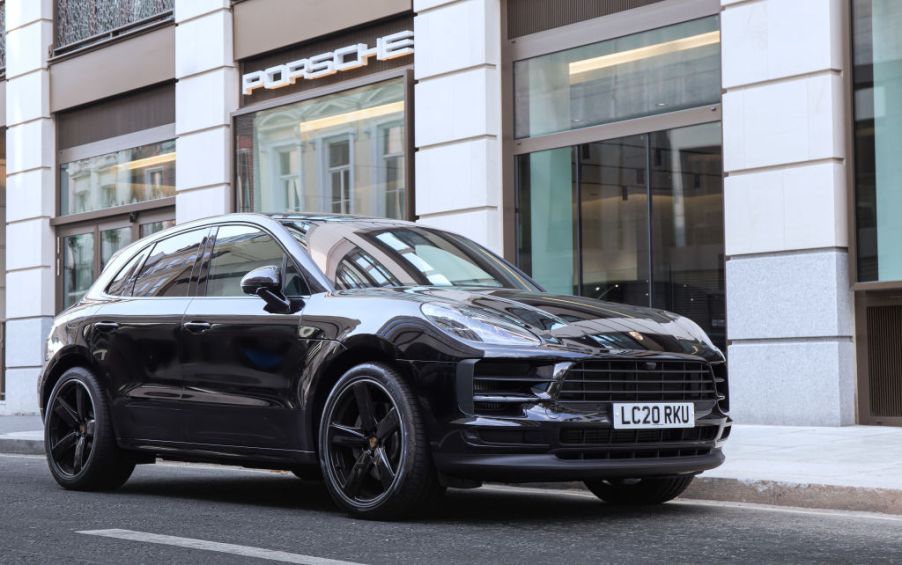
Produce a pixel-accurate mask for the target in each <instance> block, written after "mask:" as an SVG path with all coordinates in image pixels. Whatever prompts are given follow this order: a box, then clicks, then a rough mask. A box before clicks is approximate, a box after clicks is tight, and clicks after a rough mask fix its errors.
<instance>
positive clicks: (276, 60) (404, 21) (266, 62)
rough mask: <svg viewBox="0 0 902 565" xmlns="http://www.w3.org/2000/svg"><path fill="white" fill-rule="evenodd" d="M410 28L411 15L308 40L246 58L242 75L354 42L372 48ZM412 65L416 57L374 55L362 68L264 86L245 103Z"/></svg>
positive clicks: (271, 98) (245, 99)
mask: <svg viewBox="0 0 902 565" xmlns="http://www.w3.org/2000/svg"><path fill="white" fill-rule="evenodd" d="M255 1H259V0H255ZM253 3H254V2H248V4H253ZM406 30H411V31H412V30H413V20H412V19H411V18H410V17H403V18H398V19H395V20H392V21H389V22H383V23H380V24H377V25H374V26H369V27H366V28H360V29H357V30H355V31H353V32H350V33H345V34H341V35H338V36H333V37H330V38H328V39H324V40H322V41H317V42H315V43H306V44H304V45H298V46H295V47H291V48H289V49H283V50H281V51H278V52H275V53H270V54H268V55H263V56H260V57H255V58H253V59H248V60H247V61H242V63H241V74H242V75H243V74H244V73H248V72H251V71H259V70H263V69H266V68H268V67H272V66H274V65H280V64H283V63H288V62H291V61H295V60H297V59H303V58H306V57H311V56H313V55H317V54H319V53H325V52H327V51H332V50H335V49H338V48H341V47H346V46H348V45H354V44H355V43H365V44H367V45H369V46H371V47H372V46H374V45H376V39H377V38H379V37H383V36H386V35H389V34H392V33H395V32H399V31H406ZM412 64H413V57H412V56H407V57H399V58H397V59H391V60H388V61H378V60H376V59H375V58H372V59H370V61H369V64H367V65H366V66H365V67H361V68H359V69H354V70H351V71H345V72H341V73H336V74H334V75H332V76H328V77H323V78H319V79H316V80H299V81H298V82H296V83H295V84H293V85H290V86H285V87H283V88H277V89H274V90H265V89H262V88H260V89H257V90H255V91H254V92H253V94H251V95H249V96H245V95H242V96H241V106H242V107H244V106H247V105H249V104H256V103H259V102H263V101H266V100H274V99H277V98H282V97H284V96H287V95H291V94H296V93H299V92H306V91H308V90H313V89H318V88H322V87H324V86H329V85H335V84H340V83H343V82H346V81H349V80H354V79H358V78H360V77H365V76H367V75H372V74H376V73H380V72H383V71H388V70H391V69H398V68H402V67H407V66H409V65H412Z"/></svg>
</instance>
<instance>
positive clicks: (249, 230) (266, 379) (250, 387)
mask: <svg viewBox="0 0 902 565" xmlns="http://www.w3.org/2000/svg"><path fill="white" fill-rule="evenodd" d="M268 265H278V266H280V268H281V269H282V280H283V281H284V283H285V284H284V285H283V288H284V292H285V294H286V295H288V296H294V297H299V296H302V295H304V294H306V284H305V283H304V282H303V278H302V277H301V276H300V275H299V272H298V270H297V269H296V267H295V266H294V264H293V262H292V261H291V260H290V259H289V258H288V257H287V255H286V254H285V252H284V251H283V249H282V247H281V246H280V245H279V244H278V243H277V242H276V241H275V239H273V237H272V236H270V235H269V234H267V233H266V232H264V231H262V230H260V229H259V228H257V227H253V226H248V225H238V224H234V225H225V226H221V227H219V228H218V233H217V234H216V236H215V243H214V245H213V250H212V253H211V254H210V257H209V259H208V260H207V261H206V262H205V267H204V269H202V271H201V283H200V285H199V289H198V294H199V296H198V297H197V298H195V299H194V300H192V301H191V303H190V305H189V306H188V309H187V311H186V312H185V316H184V331H183V348H182V358H183V371H184V384H185V406H186V409H187V410H190V412H191V418H190V419H189V420H188V421H187V429H188V438H189V441H191V442H192V443H196V444H204V445H218V446H231V447H248V448H267V449H295V448H296V447H297V446H298V441H299V439H298V438H299V432H300V424H301V419H300V416H299V409H298V403H297V394H296V391H297V382H298V379H299V378H300V376H301V372H302V370H303V367H304V357H305V353H306V346H305V343H304V340H302V339H300V338H299V336H298V325H299V322H300V314H299V313H295V314H271V313H268V312H266V311H265V310H264V306H265V303H264V302H263V300H262V299H260V298H258V297H256V296H247V295H245V294H244V293H243V292H242V291H241V286H240V282H241V278H242V277H244V275H245V274H247V273H248V272H249V271H251V270H253V269H256V268H257V267H262V266H268Z"/></svg>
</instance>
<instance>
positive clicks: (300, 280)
mask: <svg viewBox="0 0 902 565" xmlns="http://www.w3.org/2000/svg"><path fill="white" fill-rule="evenodd" d="M286 263H287V264H286V266H285V278H284V280H283V282H282V290H283V292H284V293H285V296H287V297H289V298H297V297H300V296H309V295H310V287H308V286H307V279H305V278H304V275H302V274H301V271H300V270H299V269H298V268H297V267H296V266H295V264H294V261H291V260H290V259H289V260H288V261H286Z"/></svg>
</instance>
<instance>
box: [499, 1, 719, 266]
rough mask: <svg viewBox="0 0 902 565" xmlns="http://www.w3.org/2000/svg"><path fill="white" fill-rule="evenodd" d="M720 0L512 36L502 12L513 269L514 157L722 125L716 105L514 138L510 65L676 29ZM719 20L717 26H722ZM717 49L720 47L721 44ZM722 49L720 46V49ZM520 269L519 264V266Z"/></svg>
mask: <svg viewBox="0 0 902 565" xmlns="http://www.w3.org/2000/svg"><path fill="white" fill-rule="evenodd" d="M720 15H721V6H720V0H664V1H662V2H655V3H653V4H650V5H646V6H642V7H639V8H633V9H630V10H625V11H622V12H617V13H614V14H610V15H607V16H601V17H597V18H593V19H589V20H584V21H581V22H577V23H573V24H569V25H564V26H560V27H555V28H551V29H548V30H544V31H540V32H536V33H532V34H528V35H523V36H519V37H516V38H511V37H509V35H508V25H507V11H506V10H502V20H503V21H502V26H501V29H502V42H501V43H502V49H501V65H500V66H501V68H502V69H505V71H504V72H502V74H501V99H502V100H503V101H505V102H506V103H504V104H501V129H502V132H504V135H503V136H502V138H501V154H502V167H501V180H502V187H503V191H502V205H503V206H502V209H503V212H502V218H501V220H502V223H501V226H502V235H503V237H502V241H503V245H504V249H503V255H504V257H505V258H510V259H511V262H512V263H513V264H515V265H518V262H517V249H518V248H519V245H520V241H519V235H518V232H519V230H518V229H517V227H518V225H519V210H518V208H517V203H518V200H519V194H518V193H519V182H520V179H519V178H518V175H517V167H516V156H517V155H522V154H526V153H534V152H537V151H544V150H548V149H559V148H562V147H568V146H575V145H583V144H585V143H591V142H596V141H606V140H611V139H617V138H621V137H629V136H632V135H640V134H647V133H651V132H655V131H662V130H668V129H677V128H680V127H686V126H691V125H698V124H702V123H708V122H722V121H723V118H722V111H721V103H717V104H709V105H705V106H701V107H697V108H690V109H686V110H677V111H674V112H668V113H662V114H655V115H652V116H645V117H639V118H633V119H629V120H624V121H619V122H612V123H608V124H600V125H595V126H589V127H584V128H579V129H574V130H569V131H565V132H560V133H549V134H546V135H541V136H535V137H525V138H521V139H514V137H513V136H514V96H515V91H514V71H513V69H514V63H515V62H518V61H523V60H526V59H532V58H534V57H538V56H541V55H548V54H550V53H556V52H559V51H566V50H568V49H573V48H577V47H582V46H585V45H590V44H593V43H599V42H601V41H606V40H609V39H615V38H618V37H624V36H628V35H633V34H636V33H641V32H644V31H649V30H652V29H656V28H660V27H666V26H670V25H676V24H680V23H684V22H688V21H692V20H697V19H701V18H706V17H710V16H720ZM722 24H723V22H721V25H722ZM721 45H722V43H721ZM721 49H722V47H721ZM518 266H519V265H518Z"/></svg>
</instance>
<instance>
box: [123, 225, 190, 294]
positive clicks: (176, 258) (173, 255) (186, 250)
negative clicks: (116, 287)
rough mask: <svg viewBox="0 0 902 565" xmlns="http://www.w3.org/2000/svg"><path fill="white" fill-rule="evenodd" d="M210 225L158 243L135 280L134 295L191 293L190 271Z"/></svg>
mask: <svg viewBox="0 0 902 565" xmlns="http://www.w3.org/2000/svg"><path fill="white" fill-rule="evenodd" d="M206 234H207V228H203V229H199V230H194V231H190V232H186V233H182V234H179V235H174V236H172V237H169V238H166V239H164V240H162V241H159V242H157V244H156V245H154V248H153V251H151V252H150V255H149V256H148V257H147V260H146V261H145V262H144V266H143V267H142V268H141V274H140V275H138V278H137V280H135V288H134V291H133V292H132V295H133V296H188V286H189V285H190V283H191V271H192V270H193V269H194V262H195V260H196V258H197V252H198V249H200V246H201V243H203V241H204V236H205V235H206Z"/></svg>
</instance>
